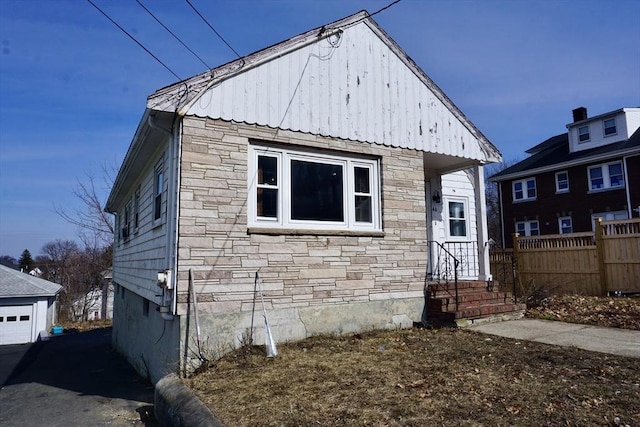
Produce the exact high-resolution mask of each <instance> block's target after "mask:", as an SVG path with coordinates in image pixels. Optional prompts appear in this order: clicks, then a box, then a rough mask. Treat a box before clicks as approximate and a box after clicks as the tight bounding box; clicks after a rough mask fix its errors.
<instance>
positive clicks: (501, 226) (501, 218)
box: [496, 181, 505, 248]
mask: <svg viewBox="0 0 640 427" xmlns="http://www.w3.org/2000/svg"><path fill="white" fill-rule="evenodd" d="M496 184H497V185H498V201H499V204H500V231H501V233H500V234H502V247H503V248H504V247H505V246H504V245H505V240H504V208H503V207H502V183H501V182H500V181H498V182H497V183H496Z"/></svg>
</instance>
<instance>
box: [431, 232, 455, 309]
mask: <svg viewBox="0 0 640 427" xmlns="http://www.w3.org/2000/svg"><path fill="white" fill-rule="evenodd" d="M427 243H435V244H436V245H438V246H439V247H440V249H442V251H444V252H445V253H446V254H447V255H449V256H450V257H451V258H452V259H453V283H454V287H455V291H456V311H458V266H459V265H460V261H459V260H458V258H456V257H455V256H454V255H453V254H452V253H451V252H449V251H448V250H447V248H445V247H444V246H443V245H442V243H440V242H438V241H436V240H428V241H427ZM438 268H440V267H439V266H438ZM438 277H440V276H439V275H438ZM447 282H448V280H447Z"/></svg>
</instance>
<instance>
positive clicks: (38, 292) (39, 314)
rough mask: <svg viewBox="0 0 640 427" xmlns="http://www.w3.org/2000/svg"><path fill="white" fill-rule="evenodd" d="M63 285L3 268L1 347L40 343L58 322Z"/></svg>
mask: <svg viewBox="0 0 640 427" xmlns="http://www.w3.org/2000/svg"><path fill="white" fill-rule="evenodd" d="M61 289H62V288H61V287H60V285H58V284H55V283H53V282H49V281H48V280H44V279H40V278H38V277H34V276H30V275H29V274H26V273H22V272H20V271H17V270H13V269H11V268H8V267H5V266H3V265H0V345H6V344H23V343H28V342H34V341H37V339H38V337H39V336H40V333H41V332H42V331H48V330H49V329H50V328H51V325H53V323H54V322H55V320H56V319H55V314H56V303H55V301H56V295H58V293H59V292H60V290H61Z"/></svg>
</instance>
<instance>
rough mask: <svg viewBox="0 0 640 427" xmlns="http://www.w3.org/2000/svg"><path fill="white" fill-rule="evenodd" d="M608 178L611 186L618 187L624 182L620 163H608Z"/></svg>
mask: <svg viewBox="0 0 640 427" xmlns="http://www.w3.org/2000/svg"><path fill="white" fill-rule="evenodd" d="M609 180H610V181H611V186H612V187H620V186H621V185H623V184H624V182H623V178H622V164H621V163H616V164H613V165H609Z"/></svg>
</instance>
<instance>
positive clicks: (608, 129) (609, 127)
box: [603, 118, 618, 136]
mask: <svg viewBox="0 0 640 427" xmlns="http://www.w3.org/2000/svg"><path fill="white" fill-rule="evenodd" d="M603 127H604V136H609V135H615V134H616V133H618V130H617V128H616V119H615V118H613V119H607V120H605V121H604V122H603Z"/></svg>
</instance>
